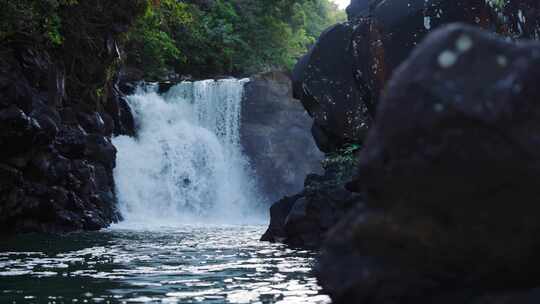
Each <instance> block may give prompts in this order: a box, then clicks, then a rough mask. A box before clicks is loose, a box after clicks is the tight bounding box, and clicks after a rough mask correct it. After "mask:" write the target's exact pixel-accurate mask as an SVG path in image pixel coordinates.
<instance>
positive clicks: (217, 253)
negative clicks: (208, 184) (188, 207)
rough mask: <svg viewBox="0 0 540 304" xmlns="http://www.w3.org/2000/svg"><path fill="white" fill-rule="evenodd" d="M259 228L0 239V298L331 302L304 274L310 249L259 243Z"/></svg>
mask: <svg viewBox="0 0 540 304" xmlns="http://www.w3.org/2000/svg"><path fill="white" fill-rule="evenodd" d="M262 230H263V227H260V226H247V227H245V226H244V227H240V226H215V227H200V226H183V227H179V228H175V229H162V230H160V231H133V230H118V229H117V230H108V231H103V232H98V233H80V234H71V235H67V236H43V235H31V236H24V237H18V238H16V239H15V238H14V239H8V240H2V241H0V302H2V303H4V302H7V301H8V300H9V301H10V302H13V301H15V302H16V303H42V302H44V303H74V302H85V301H86V302H90V303H208V304H214V303H215V304H217V303H262V304H270V303H280V304H294V303H302V304H327V303H330V300H329V298H328V297H327V296H325V295H322V294H320V287H319V286H318V285H317V282H316V280H315V278H314V277H313V275H312V273H311V267H312V264H313V259H314V253H312V252H309V251H303V250H293V249H290V248H285V247H283V246H281V245H272V244H268V243H262V242H259V241H258V237H259V236H260V235H261V233H262ZM36 279H39V280H36ZM35 282H39V284H36V283H35Z"/></svg>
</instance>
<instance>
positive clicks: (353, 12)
mask: <svg viewBox="0 0 540 304" xmlns="http://www.w3.org/2000/svg"><path fill="white" fill-rule="evenodd" d="M370 2H373V0H371V1H370V0H351V4H350V5H349V6H348V7H347V16H348V17H349V20H353V19H354V18H357V17H367V16H368V15H369V6H370Z"/></svg>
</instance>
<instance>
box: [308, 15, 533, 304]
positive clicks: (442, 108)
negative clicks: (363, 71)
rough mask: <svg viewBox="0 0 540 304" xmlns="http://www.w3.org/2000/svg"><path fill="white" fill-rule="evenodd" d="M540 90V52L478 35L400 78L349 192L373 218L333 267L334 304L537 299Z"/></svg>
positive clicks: (425, 54)
mask: <svg viewBox="0 0 540 304" xmlns="http://www.w3.org/2000/svg"><path fill="white" fill-rule="evenodd" d="M538 79H540V44H538V43H526V42H521V43H511V42H508V41H506V40H503V39H501V38H497V37H495V36H493V35H491V34H489V33H486V32H482V31H480V30H479V29H476V28H473V27H469V26H465V25H450V26H447V27H444V28H442V29H440V30H437V31H436V32H434V33H433V34H431V35H430V36H428V38H427V39H426V40H425V41H424V42H423V43H422V44H421V45H420V46H419V47H418V48H417V49H416V50H415V51H414V52H413V54H412V55H411V57H410V58H409V59H408V60H407V61H406V62H404V63H403V64H402V65H401V66H400V67H399V68H398V69H397V70H396V72H395V73H394V77H393V78H392V80H391V81H390V82H389V84H388V86H387V89H386V93H385V96H384V98H383V99H382V101H381V103H380V105H379V108H378V112H377V117H376V124H375V125H374V127H373V128H372V129H371V131H370V134H369V136H368V139H367V141H366V143H365V148H364V150H363V151H362V152H361V153H360V158H359V169H358V175H357V176H356V178H355V179H354V181H353V182H352V183H350V184H349V185H348V188H349V189H351V190H354V191H361V192H364V193H367V194H368V198H367V201H366V203H367V206H368V207H369V208H370V209H368V210H369V211H368V212H366V210H364V209H361V210H357V211H354V212H351V213H350V214H349V215H347V217H346V218H345V219H344V220H343V221H342V222H340V224H339V225H338V226H337V227H335V228H334V229H333V231H332V232H331V233H330V234H329V237H328V241H327V243H326V245H325V247H324V251H323V256H322V258H321V260H320V264H319V269H318V271H319V279H320V282H321V283H322V285H323V287H324V289H325V290H326V291H327V292H329V293H330V294H331V296H332V298H333V300H334V303H532V302H531V301H533V300H538V297H537V293H535V292H534V291H531V292H529V291H527V290H528V289H533V288H535V287H537V286H540V279H538V278H539V277H540V263H537V262H536V258H535V257H536V256H538V255H539V254H540V252H539V248H540V239H538V234H539V233H540V223H539V222H538V220H537V215H536V214H537V213H538V212H540V209H539V208H540V207H539V206H538V204H536V197H538V196H539V195H540V179H539V177H540V140H539V136H538V134H540V103H538V100H539V98H540V89H539V88H538V85H537V84H538ZM495 291H497V292H495ZM505 301H506V302H505Z"/></svg>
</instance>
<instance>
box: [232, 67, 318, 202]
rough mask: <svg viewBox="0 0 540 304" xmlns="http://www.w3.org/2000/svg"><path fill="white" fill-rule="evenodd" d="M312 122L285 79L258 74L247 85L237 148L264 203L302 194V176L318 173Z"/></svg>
mask: <svg viewBox="0 0 540 304" xmlns="http://www.w3.org/2000/svg"><path fill="white" fill-rule="evenodd" d="M312 122H313V120H312V119H311V117H309V116H308V115H307V113H306V111H305V110H304V108H303V107H302V104H301V103H300V102H299V101H298V100H296V99H293V98H292V82H291V79H290V77H289V76H288V75H287V74H285V73H283V72H278V71H274V72H268V73H262V74H258V75H254V76H252V77H251V81H250V82H249V83H247V84H246V88H245V95H244V100H243V102H242V124H241V130H240V135H241V143H242V147H243V149H244V152H245V154H246V155H247V156H248V157H249V159H250V163H251V167H252V169H253V170H254V171H255V172H254V174H255V176H257V178H258V183H259V185H260V188H261V189H260V190H261V191H262V194H263V196H264V199H265V200H267V201H269V202H274V201H277V200H279V199H280V198H281V197H283V196H286V195H292V194H295V193H297V192H299V191H301V190H302V188H303V185H304V178H305V176H306V175H307V174H309V173H314V172H320V171H322V168H321V161H322V159H323V154H322V153H321V152H320V151H319V150H318V149H317V146H316V145H315V143H314V141H313V137H312V136H311V134H310V132H309V130H310V128H311V124H312Z"/></svg>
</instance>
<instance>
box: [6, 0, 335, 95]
mask: <svg viewBox="0 0 540 304" xmlns="http://www.w3.org/2000/svg"><path fill="white" fill-rule="evenodd" d="M1 2H2V7H3V9H2V11H1V12H0V41H2V42H5V41H11V42H13V41H23V42H30V43H31V44H34V45H36V44H37V45H39V46H40V47H41V48H46V49H54V50H55V51H56V53H58V54H59V55H60V56H59V57H60V58H63V57H64V55H66V54H68V55H70V57H76V56H78V55H80V54H85V52H84V51H85V50H92V49H96V48H99V47H101V46H102V45H101V44H100V43H101V41H95V40H94V39H93V37H95V33H94V32H95V31H105V30H110V29H111V27H110V26H109V23H110V22H109V21H110V20H115V19H117V18H118V17H121V16H125V17H126V18H132V17H133V16H138V17H137V20H136V23H135V26H133V27H132V29H131V30H129V29H125V28H124V29H114V30H119V31H122V32H125V33H126V35H125V38H127V40H126V41H125V42H126V43H127V44H126V55H127V56H126V58H127V63H128V65H129V66H131V67H135V68H137V69H139V70H141V71H142V76H143V77H145V78H154V79H157V78H163V77H164V76H166V75H167V74H170V73H176V74H180V75H193V76H195V77H203V76H215V75H222V74H229V75H230V74H233V75H242V74H250V73H256V72H260V71H263V70H268V69H271V68H290V67H292V65H293V64H294V63H295V62H296V60H297V59H298V58H299V57H300V56H301V55H302V54H303V53H305V52H306V50H307V48H308V47H309V46H310V45H311V44H313V43H314V41H315V40H316V38H317V37H318V36H319V35H320V33H321V32H322V31H323V30H324V29H325V28H327V27H328V26H330V25H332V24H334V23H336V22H338V21H342V20H344V19H345V12H343V11H340V10H339V9H338V8H337V6H336V5H335V4H333V3H332V2H330V1H329V0H280V1H268V0H264V1H244V0H232V1H225V0H212V1H200V0H184V1H180V0H137V1H127V2H126V1H118V2H117V3H114V4H112V5H111V4H110V3H108V4H107V3H105V2H103V1H82V0H51V1H37V0H20V1H8V0H1ZM105 8H107V9H106V10H105ZM68 37H69V38H70V39H67V38H68ZM105 43H106V42H105ZM66 44H67V45H66ZM96 46H98V47H96ZM98 54H99V53H98ZM126 58H125V59H126ZM98 90H99V88H97V87H96V88H93V92H94V93H96V92H97V93H99V91H98Z"/></svg>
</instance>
